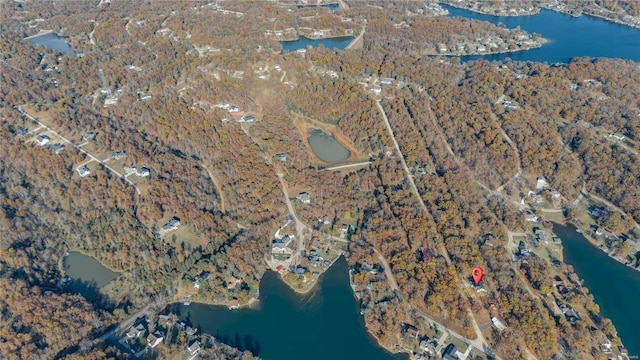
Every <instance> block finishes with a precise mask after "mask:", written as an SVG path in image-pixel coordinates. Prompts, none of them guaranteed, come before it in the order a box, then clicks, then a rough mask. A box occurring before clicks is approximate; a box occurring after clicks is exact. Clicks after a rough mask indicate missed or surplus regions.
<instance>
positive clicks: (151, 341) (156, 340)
mask: <svg viewBox="0 0 640 360" xmlns="http://www.w3.org/2000/svg"><path fill="white" fill-rule="evenodd" d="M162 340H164V337H163V336H162V334H160V333H158V332H156V333H154V334H149V336H147V345H149V347H150V348H152V349H153V348H154V347H156V346H158V344H160V343H161V342H162Z"/></svg>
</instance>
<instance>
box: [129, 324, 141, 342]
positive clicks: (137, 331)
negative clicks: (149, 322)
mask: <svg viewBox="0 0 640 360" xmlns="http://www.w3.org/2000/svg"><path fill="white" fill-rule="evenodd" d="M144 333H145V329H144V326H142V324H138V325H136V326H131V327H130V328H129V331H127V338H129V339H137V338H139V337H140V336H142V335H144Z"/></svg>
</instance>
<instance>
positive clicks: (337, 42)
mask: <svg viewBox="0 0 640 360" xmlns="http://www.w3.org/2000/svg"><path fill="white" fill-rule="evenodd" d="M353 39H354V37H353V36H340V37H331V38H322V39H311V38H308V37H306V36H300V37H299V38H298V40H292V41H280V44H282V52H283V53H286V52H292V51H297V50H300V49H306V48H307V47H309V46H311V47H318V46H320V45H322V46H324V47H325V48H327V49H333V50H344V49H345V48H346V47H347V46H348V45H349V44H350V43H351V42H352V41H353Z"/></svg>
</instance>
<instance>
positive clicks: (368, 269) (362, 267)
mask: <svg viewBox="0 0 640 360" xmlns="http://www.w3.org/2000/svg"><path fill="white" fill-rule="evenodd" d="M360 272H368V273H371V274H373V275H375V274H377V273H378V270H376V269H375V268H374V267H373V265H369V264H368V263H364V264H362V265H360Z"/></svg>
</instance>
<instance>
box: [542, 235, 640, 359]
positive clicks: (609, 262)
mask: <svg viewBox="0 0 640 360" xmlns="http://www.w3.org/2000/svg"><path fill="white" fill-rule="evenodd" d="M553 231H554V232H555V233H556V235H558V237H560V239H562V245H563V248H564V250H563V255H564V262H565V263H567V264H569V265H571V266H573V269H574V271H575V272H576V274H578V276H579V277H580V279H583V280H584V286H586V287H587V288H588V289H589V292H590V293H591V294H592V295H593V297H594V299H595V302H596V304H598V305H600V311H601V313H602V315H603V316H605V317H608V318H609V319H611V321H613V325H614V326H615V327H616V330H618V335H619V336H620V338H621V339H622V343H623V344H624V345H625V346H626V347H627V349H628V350H629V354H630V355H640V332H638V324H640V310H638V299H640V271H636V270H634V269H631V268H629V267H627V266H625V265H623V264H621V263H619V262H618V261H616V260H614V259H612V258H611V257H609V256H608V255H607V254H605V253H604V252H603V251H602V250H600V249H598V248H597V247H595V246H594V245H592V244H591V243H589V241H588V240H587V239H586V238H585V237H584V236H583V235H582V234H581V233H577V232H576V228H575V227H574V226H572V225H569V226H563V225H559V224H554V226H553Z"/></svg>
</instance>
